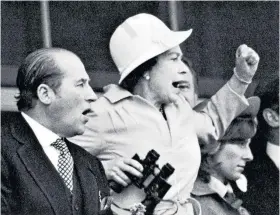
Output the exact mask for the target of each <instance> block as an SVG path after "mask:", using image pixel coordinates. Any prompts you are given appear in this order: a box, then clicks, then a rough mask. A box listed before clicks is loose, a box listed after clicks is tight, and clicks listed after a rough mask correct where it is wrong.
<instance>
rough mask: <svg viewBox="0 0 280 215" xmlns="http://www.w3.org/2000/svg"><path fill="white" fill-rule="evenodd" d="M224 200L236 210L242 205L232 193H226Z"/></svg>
mask: <svg viewBox="0 0 280 215" xmlns="http://www.w3.org/2000/svg"><path fill="white" fill-rule="evenodd" d="M224 199H225V200H226V201H227V202H228V203H229V204H230V205H231V206H232V207H234V208H236V209H238V208H239V207H240V206H241V205H242V200H241V199H238V198H236V196H235V194H234V193H232V192H227V193H226V195H225V196H224Z"/></svg>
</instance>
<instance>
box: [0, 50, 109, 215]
mask: <svg viewBox="0 0 280 215" xmlns="http://www.w3.org/2000/svg"><path fill="white" fill-rule="evenodd" d="M17 86H18V88H19V95H18V97H17V99H18V101H17V106H18V109H19V111H20V112H18V113H10V114H6V115H2V123H1V124H2V126H1V129H2V132H1V142H2V145H1V211H2V214H11V215H17V214H21V215H22V214H26V215H27V214H28V215H32V214H34V215H51V214H57V215H66V214H67V215H68V214H83V215H86V214H88V215H94V214H96V215H97V214H111V209H110V197H108V196H109V187H108V185H107V180H106V176H105V173H104V169H103V167H102V165H101V163H100V162H99V161H98V160H97V159H96V158H95V157H93V156H92V155H90V154H89V153H88V152H86V151H85V150H84V149H82V148H81V147H79V146H77V145H75V144H73V143H71V142H69V141H68V140H67V139H66V138H67V137H72V136H75V135H78V134H82V133H83V132H84V130H85V124H86V122H87V121H88V116H87V114H89V113H90V112H91V109H90V105H91V102H93V101H94V100H96V98H97V97H96V95H95V93H94V92H93V90H92V89H91V87H90V85H89V76H88V74H87V73H86V71H85V67H84V65H83V63H82V62H81V60H80V59H79V58H78V57H77V56H76V55H75V54H74V53H72V52H70V51H67V50H64V49H58V48H49V49H40V50H37V51H35V52H33V53H31V54H30V55H28V56H27V58H26V59H25V60H24V62H23V64H22V65H21V66H20V68H19V70H18V75H17Z"/></svg>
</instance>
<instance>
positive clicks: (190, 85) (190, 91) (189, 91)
mask: <svg viewBox="0 0 280 215" xmlns="http://www.w3.org/2000/svg"><path fill="white" fill-rule="evenodd" d="M185 66H186V69H185V71H189V72H187V74H186V76H185V78H186V79H185V81H186V83H185V84H180V85H179V86H178V87H179V89H180V93H181V94H182V95H183V96H184V98H185V99H186V101H187V102H189V104H190V105H191V107H192V108H193V107H194V106H195V105H196V103H197V99H198V95H197V93H196V90H195V83H194V77H193V74H192V72H190V68H189V67H188V65H186V64H185Z"/></svg>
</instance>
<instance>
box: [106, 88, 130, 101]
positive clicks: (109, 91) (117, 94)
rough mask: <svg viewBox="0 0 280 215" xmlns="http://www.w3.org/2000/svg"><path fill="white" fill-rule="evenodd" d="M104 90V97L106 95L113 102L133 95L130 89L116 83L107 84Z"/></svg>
mask: <svg viewBox="0 0 280 215" xmlns="http://www.w3.org/2000/svg"><path fill="white" fill-rule="evenodd" d="M103 90H104V97H106V98H107V99H108V100H109V101H110V102H111V103H116V102H118V101H120V100H122V99H125V98H127V97H130V96H133V95H132V94H131V93H130V92H129V91H127V90H125V89H123V88H122V87H120V86H119V85H116V84H109V85H107V86H105V87H104V88H103Z"/></svg>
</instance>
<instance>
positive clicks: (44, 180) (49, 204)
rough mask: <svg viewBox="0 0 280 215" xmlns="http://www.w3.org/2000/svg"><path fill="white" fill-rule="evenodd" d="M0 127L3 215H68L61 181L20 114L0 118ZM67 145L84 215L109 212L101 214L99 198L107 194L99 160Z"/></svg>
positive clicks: (107, 190) (106, 185) (69, 144)
mask: <svg viewBox="0 0 280 215" xmlns="http://www.w3.org/2000/svg"><path fill="white" fill-rule="evenodd" d="M1 124H2V125H1V128H2V130H1V206H2V208H1V211H2V214H12V215H14V214H29V215H30V214H36V215H39V214H40V215H51V214H56V215H66V214H67V215H68V214H71V213H72V209H71V203H69V199H68V195H67V194H66V192H65V189H64V188H65V185H64V184H63V180H61V177H60V175H59V173H58V172H57V171H56V169H55V167H54V166H53V165H52V163H51V161H50V160H49V159H48V157H47V155H46V154H45V153H44V151H43V149H42V147H41V145H40V143H39V142H38V140H37V139H36V136H35V134H34V133H33V131H32V129H31V128H30V127H29V125H28V124H27V122H26V121H25V120H24V118H23V117H22V116H21V114H20V113H9V114H6V115H5V116H4V115H3V116H2V123H1ZM66 144H67V146H68V148H69V151H70V153H71V155H72V157H73V160H74V168H75V169H76V174H77V180H78V183H79V184H80V187H81V192H82V196H83V199H82V211H83V214H85V215H86V214H88V215H94V214H100V213H102V214H107V213H108V214H109V213H111V211H110V209H109V210H106V211H105V212H104V211H100V199H102V198H104V197H105V196H108V195H109V187H108V183H107V179H106V176H105V172H104V169H103V167H102V165H101V163H100V161H99V160H97V159H96V158H95V157H93V156H92V155H90V154H89V153H88V152H86V151H85V150H84V149H82V148H81V147H79V146H77V145H75V144H73V143H71V142H69V141H66Z"/></svg>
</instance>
